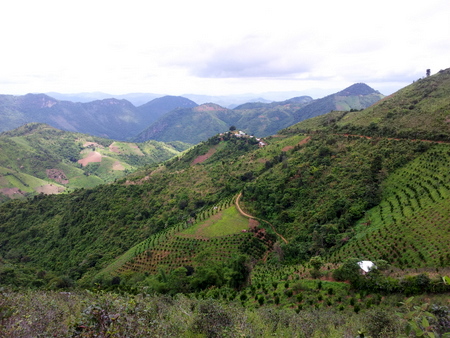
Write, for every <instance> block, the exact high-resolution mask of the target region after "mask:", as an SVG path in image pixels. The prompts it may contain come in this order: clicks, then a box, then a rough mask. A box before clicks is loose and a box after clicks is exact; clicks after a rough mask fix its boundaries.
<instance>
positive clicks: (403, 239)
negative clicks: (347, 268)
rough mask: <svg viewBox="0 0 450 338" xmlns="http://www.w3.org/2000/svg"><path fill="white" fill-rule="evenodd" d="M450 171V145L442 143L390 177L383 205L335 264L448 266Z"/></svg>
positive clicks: (370, 215) (363, 224)
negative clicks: (351, 260)
mask: <svg viewBox="0 0 450 338" xmlns="http://www.w3.org/2000/svg"><path fill="white" fill-rule="evenodd" d="M449 169H450V146H448V145H445V144H439V145H436V146H434V147H433V148H431V149H430V150H429V151H428V152H426V153H424V154H423V155H422V156H420V157H419V158H417V159H416V160H414V161H413V162H411V163H410V164H408V165H407V166H405V167H404V168H402V169H400V170H398V171H397V172H395V173H394V174H392V175H391V176H389V178H388V179H387V180H386V182H385V184H384V188H383V194H384V198H383V200H382V202H381V203H380V204H379V205H378V206H377V207H375V208H373V209H372V210H370V211H369V212H368V213H367V215H366V217H365V218H364V219H363V220H362V221H361V222H360V224H359V225H358V226H357V235H356V236H355V237H354V238H353V239H351V240H350V241H349V242H348V243H347V244H346V245H345V246H344V247H343V248H342V249H341V250H339V251H338V252H335V253H334V254H332V255H331V260H332V261H334V262H340V261H343V260H345V258H348V257H359V258H364V259H369V260H376V259H384V260H386V261H388V262H389V263H391V264H393V265H395V266H397V267H401V268H410V267H421V266H423V267H425V266H428V267H443V266H446V265H449V264H450V247H449V245H448V242H449V238H450V210H449V207H448V206H449V205H450V172H449Z"/></svg>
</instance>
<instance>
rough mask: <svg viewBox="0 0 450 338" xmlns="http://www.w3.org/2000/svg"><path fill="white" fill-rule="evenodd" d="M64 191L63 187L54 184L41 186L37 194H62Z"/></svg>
mask: <svg viewBox="0 0 450 338" xmlns="http://www.w3.org/2000/svg"><path fill="white" fill-rule="evenodd" d="M63 191H64V188H63V187H58V186H56V185H53V184H46V185H41V186H40V187H37V188H36V192H37V193H44V194H46V195H53V194H60V193H62V192H63Z"/></svg>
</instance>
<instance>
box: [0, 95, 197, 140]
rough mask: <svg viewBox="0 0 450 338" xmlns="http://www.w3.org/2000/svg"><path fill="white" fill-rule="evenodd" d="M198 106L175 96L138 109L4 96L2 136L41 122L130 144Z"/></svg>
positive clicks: (0, 100)
mask: <svg viewBox="0 0 450 338" xmlns="http://www.w3.org/2000/svg"><path fill="white" fill-rule="evenodd" d="M195 106H197V104H196V103H194V102H193V101H191V100H188V99H186V98H182V97H175V96H165V97H162V98H158V99H155V100H152V101H150V102H148V103H146V104H144V105H142V106H139V107H135V106H134V105H132V104H131V103H130V102H128V101H126V100H117V99H113V98H110V99H104V100H96V101H92V102H86V103H80V102H70V101H59V100H56V99H54V98H52V97H50V96H47V95H45V94H27V95H23V96H13V95H0V132H1V131H7V130H11V129H14V128H17V127H19V126H21V125H23V124H25V123H30V122H39V123H46V124H49V125H51V126H53V127H55V128H59V129H62V130H66V131H72V132H79V133H85V134H90V135H95V136H99V137H105V138H110V139H115V140H127V139H130V138H132V137H134V136H136V135H137V134H138V133H139V132H141V131H142V130H143V129H145V128H146V127H147V126H148V125H149V124H151V123H152V122H154V121H155V120H156V119H157V118H158V117H159V116H160V115H161V114H164V113H166V112H169V111H171V110H173V109H175V108H178V107H195Z"/></svg>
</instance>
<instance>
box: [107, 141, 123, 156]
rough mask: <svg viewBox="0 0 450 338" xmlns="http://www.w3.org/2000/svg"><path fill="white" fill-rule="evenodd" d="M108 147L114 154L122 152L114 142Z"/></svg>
mask: <svg viewBox="0 0 450 338" xmlns="http://www.w3.org/2000/svg"><path fill="white" fill-rule="evenodd" d="M108 148H109V150H110V151H112V152H113V153H116V154H121V153H122V152H121V151H120V149H119V147H117V146H115V145H114V142H113V143H111V144H110V145H109V147H108Z"/></svg>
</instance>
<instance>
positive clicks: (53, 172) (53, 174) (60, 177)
mask: <svg viewBox="0 0 450 338" xmlns="http://www.w3.org/2000/svg"><path fill="white" fill-rule="evenodd" d="M47 177H48V178H49V179H51V180H54V181H55V182H58V183H61V184H68V183H69V180H68V179H67V176H66V174H64V171H62V170H60V169H47Z"/></svg>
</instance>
